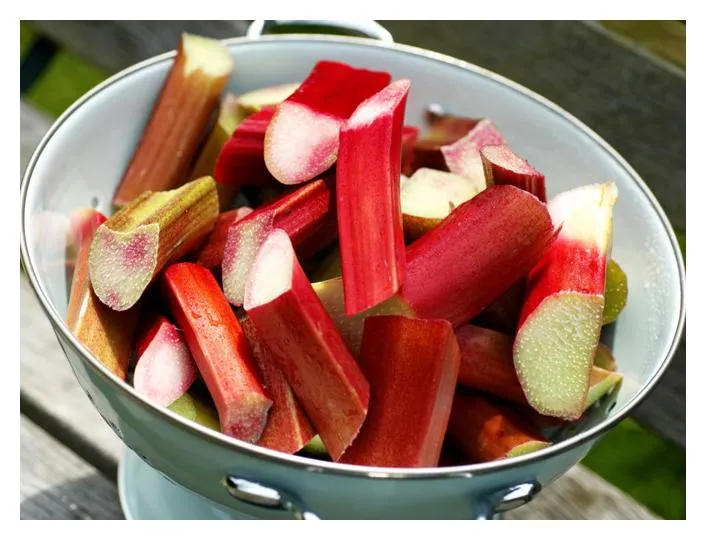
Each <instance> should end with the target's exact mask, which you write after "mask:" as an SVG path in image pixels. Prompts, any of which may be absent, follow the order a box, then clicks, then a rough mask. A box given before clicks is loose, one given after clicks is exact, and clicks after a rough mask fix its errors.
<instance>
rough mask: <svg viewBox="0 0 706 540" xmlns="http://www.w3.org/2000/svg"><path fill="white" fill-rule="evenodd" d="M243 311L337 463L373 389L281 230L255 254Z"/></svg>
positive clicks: (355, 429)
mask: <svg viewBox="0 0 706 540" xmlns="http://www.w3.org/2000/svg"><path fill="white" fill-rule="evenodd" d="M244 307H245V311H246V313H247V315H248V317H249V318H250V320H251V321H252V323H253V326H254V327H255V328H256V330H257V333H258V335H259V336H260V338H261V340H262V342H263V343H264V345H265V346H266V347H267V348H268V349H269V350H270V352H271V353H272V357H273V358H274V360H275V361H276V362H277V365H278V366H279V368H280V369H281V370H282V372H283V373H284V375H285V377H286V378H287V381H288V382H289V384H290V385H291V386H292V389H293V390H294V393H295V394H296V396H297V398H298V400H299V403H301V405H302V407H303V408H304V410H305V412H306V413H307V415H308V416H309V419H310V420H311V423H312V424H313V425H314V428H315V429H316V431H317V433H318V434H319V435H320V436H321V439H322V440H323V441H324V444H325V445H326V448H327V449H328V450H329V452H330V454H331V457H332V458H333V459H334V460H338V459H339V458H340V457H341V455H342V454H343V452H344V450H345V449H346V448H347V447H348V446H349V445H350V444H351V442H352V441H353V439H355V437H356V435H357V434H358V431H359V430H360V427H361V425H362V424H363V420H365V416H366V414H367V411H368V399H369V397H370V387H369V386H368V382H367V381H366V380H365V377H364V376H363V373H362V372H361V371H360V368H359V367H358V364H357V363H356V361H355V359H354V358H353V356H352V355H351V352H350V350H349V349H348V347H347V346H346V344H345V342H344V341H343V338H342V337H341V335H340V334H339V332H338V330H337V329H336V327H335V325H334V323H333V321H332V320H331V318H330V317H329V316H328V314H327V313H326V310H325V309H324V306H323V305H322V304H321V302H320V301H319V299H318V297H317V296H316V293H315V292H314V290H313V289H312V287H311V285H310V283H309V281H308V280H307V279H306V276H305V275H304V271H303V270H302V269H301V266H300V265H299V261H298V260H297V258H296V256H295V254H294V248H293V246H292V243H291V241H290V240H289V237H288V236H287V233H286V232H284V231H283V230H281V229H275V230H274V231H272V232H271V233H270V235H269V236H268V237H267V239H266V240H265V242H264V243H263V244H262V247H261V248H260V250H259V252H258V254H257V258H256V260H255V263H254V265H253V268H252V272H251V273H250V277H249V279H248V282H247V287H246V291H245V304H244Z"/></svg>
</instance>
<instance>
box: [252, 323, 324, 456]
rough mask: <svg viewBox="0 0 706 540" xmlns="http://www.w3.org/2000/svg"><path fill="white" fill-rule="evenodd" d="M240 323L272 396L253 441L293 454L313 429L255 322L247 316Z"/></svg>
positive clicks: (311, 436)
mask: <svg viewBox="0 0 706 540" xmlns="http://www.w3.org/2000/svg"><path fill="white" fill-rule="evenodd" d="M241 326H242V328H243V331H244V332H245V337H247V339H248V342H249V343H250V347H251V348H252V351H253V356H254V357H255V362H257V365H258V367H259V368H260V373H262V378H263V380H264V384H265V389H266V390H267V393H268V395H269V396H270V398H271V399H272V408H271V409H270V413H269V416H268V418H267V426H265V430H264V431H263V432H262V436H261V437H260V440H259V441H258V443H257V444H258V445H259V446H264V447H265V448H270V449H271V450H278V451H280V452H285V453H287V454H294V453H295V452H298V451H299V450H301V449H302V448H303V447H304V446H306V445H307V443H308V442H309V441H310V440H311V439H312V438H313V437H314V435H316V432H315V431H314V429H313V428H312V427H311V422H309V418H308V417H307V416H306V413H305V412H304V410H303V409H302V408H301V405H299V402H298V401H297V398H296V396H295V395H294V392H293V391H292V387H291V386H289V383H288V382H287V379H286V378H285V377H284V374H283V373H282V371H281V370H280V369H279V367H278V366H277V363H276V362H275V360H274V359H273V358H272V353H271V352H270V350H269V349H268V348H267V345H265V343H263V341H262V340H261V339H260V337H259V336H258V334H257V330H256V329H255V326H254V325H253V324H252V322H251V321H250V319H248V318H245V319H244V320H242V321H241Z"/></svg>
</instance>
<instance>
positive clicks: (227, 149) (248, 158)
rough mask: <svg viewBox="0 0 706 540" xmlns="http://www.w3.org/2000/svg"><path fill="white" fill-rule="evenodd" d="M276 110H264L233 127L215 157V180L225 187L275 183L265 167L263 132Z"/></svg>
mask: <svg viewBox="0 0 706 540" xmlns="http://www.w3.org/2000/svg"><path fill="white" fill-rule="evenodd" d="M276 110H277V109H276V108H275V107H265V108H264V109H262V110H261V111H260V112H256V113H255V114H253V115H252V116H249V117H248V118H246V119H245V120H243V121H242V122H241V123H240V125H239V126H238V127H236V128H235V131H234V132H233V135H231V137H230V138H229V139H228V140H227V141H226V143H225V144H224V145H223V148H221V151H220V153H219V154H218V159H217V160H216V167H215V171H214V177H215V178H216V182H218V183H219V184H223V185H227V186H262V185H267V184H270V183H273V182H275V179H274V177H273V176H272V175H271V174H270V171H268V170H267V167H266V166H265V155H264V152H265V132H266V131H267V126H269V125H270V121H271V120H272V117H273V116H274V114H275V111H276Z"/></svg>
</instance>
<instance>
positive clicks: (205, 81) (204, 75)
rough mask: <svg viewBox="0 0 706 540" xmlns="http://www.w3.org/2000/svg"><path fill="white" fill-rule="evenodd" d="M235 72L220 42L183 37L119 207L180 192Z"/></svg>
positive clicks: (126, 178) (124, 181) (124, 184)
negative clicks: (145, 197) (147, 196)
mask: <svg viewBox="0 0 706 540" xmlns="http://www.w3.org/2000/svg"><path fill="white" fill-rule="evenodd" d="M232 70H233V59H232V58H231V55H230V53H229V52H228V49H226V47H225V46H224V45H223V44H222V43H221V42H220V41H218V40H215V39H210V38H205V37H201V36H194V35H190V34H183V36H182V38H181V42H180V44H179V50H178V52H177V56H176V59H175V61H174V64H173V66H172V68H171V70H170V72H169V75H168V76H167V79H166V81H165V83H164V86H163V87H162V91H161V93H160V95H159V98H158V100H157V102H156V104H155V106H154V108H153V110H152V114H151V116H150V119H149V121H148V123H147V126H146V127H145V128H144V131H143V132H142V137H141V139H140V141H139V143H138V145H137V148H136V150H135V152H134V154H133V156H132V159H131V160H130V163H129V165H128V168H127V170H126V171H125V174H124V176H123V178H122V181H121V182H120V186H119V187H118V190H117V191H116V193H115V197H114V199H113V202H114V204H115V205H117V206H124V205H126V204H129V203H130V202H132V201H133V200H135V199H136V198H137V197H139V196H140V195H142V194H143V193H144V192H145V191H164V190H169V189H174V188H176V187H179V186H180V185H181V184H183V183H184V182H186V181H187V180H188V177H189V173H190V172H191V165H192V163H193V160H194V157H195V154H196V152H197V150H198V147H199V143H200V142H201V139H202V137H203V135H204V132H205V131H206V128H207V126H208V124H209V121H210V120H211V116H212V114H213V112H214V110H215V109H216V107H217V106H218V102H219V99H220V96H221V92H222V91H223V88H224V87H225V85H226V83H227V82H228V78H229V76H230V74H231V72H232Z"/></svg>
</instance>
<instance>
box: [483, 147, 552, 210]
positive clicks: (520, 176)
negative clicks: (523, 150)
mask: <svg viewBox="0 0 706 540" xmlns="http://www.w3.org/2000/svg"><path fill="white" fill-rule="evenodd" d="M480 156H481V160H482V162H483V170H484V171H485V181H486V182H487V184H488V185H489V186H492V185H498V186H500V185H505V184H509V185H511V186H515V187H518V188H520V189H524V190H525V191H528V192H530V193H531V194H532V195H534V196H535V197H537V198H538V199H539V200H540V201H542V202H547V191H546V188H545V186H544V175H543V174H542V173H541V172H539V171H538V170H536V169H534V168H533V167H532V166H531V165H530V164H529V163H527V162H526V161H525V160H524V159H522V158H521V157H519V156H518V155H517V154H515V153H514V152H513V151H512V150H510V148H508V147H507V146H505V145H489V146H485V147H483V148H482V149H481V151H480Z"/></svg>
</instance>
